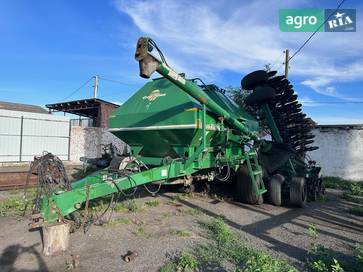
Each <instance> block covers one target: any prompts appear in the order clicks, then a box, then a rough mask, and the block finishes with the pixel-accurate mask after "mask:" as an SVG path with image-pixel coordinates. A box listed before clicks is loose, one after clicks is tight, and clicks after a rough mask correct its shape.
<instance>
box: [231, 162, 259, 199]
mask: <svg viewBox="0 0 363 272" xmlns="http://www.w3.org/2000/svg"><path fill="white" fill-rule="evenodd" d="M260 182H262V181H261V180H258V181H257V184H259V183H260ZM236 199H237V201H240V202H244V203H247V204H262V203H263V197H262V195H260V196H258V195H256V192H255V190H254V188H253V185H252V180H251V177H250V174H249V171H248V168H247V166H246V165H241V166H240V168H239V169H238V171H237V173H236Z"/></svg>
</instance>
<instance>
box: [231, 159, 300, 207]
mask: <svg viewBox="0 0 363 272" xmlns="http://www.w3.org/2000/svg"><path fill="white" fill-rule="evenodd" d="M256 181H257V185H259V184H260V182H262V181H261V179H260V178H259V177H257V179H256ZM284 181H285V178H284V177H283V176H282V175H280V174H276V175H274V176H272V178H271V179H270V181H269V184H268V186H267V193H266V194H265V195H266V196H267V199H268V200H269V202H270V203H271V204H273V205H275V206H281V204H282V190H281V189H282V183H283V182H284ZM289 194H290V203H291V204H292V205H294V206H297V207H304V206H305V204H306V200H307V184H306V180H305V178H304V177H293V178H292V179H291V181H290V188H289ZM236 198H237V200H238V201H241V202H244V203H248V204H262V203H263V197H262V195H260V196H258V195H257V194H256V192H255V188H254V186H253V184H252V180H251V177H250V175H249V172H248V168H247V167H246V166H245V165H242V166H241V167H240V168H239V170H238V171H237V173H236Z"/></svg>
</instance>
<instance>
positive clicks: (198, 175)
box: [34, 38, 321, 226]
mask: <svg viewBox="0 0 363 272" xmlns="http://www.w3.org/2000/svg"><path fill="white" fill-rule="evenodd" d="M155 49H156V51H158V52H159V55H160V59H159V57H156V56H155V54H154V51H155ZM135 58H136V60H137V61H138V62H139V66H140V76H141V77H144V78H149V77H150V76H151V75H152V74H153V73H154V72H157V73H159V74H160V75H161V76H162V77H161V78H156V79H153V80H151V81H149V82H147V83H146V84H145V85H144V86H143V87H142V88H141V89H140V90H138V91H137V92H136V93H135V94H134V95H133V96H132V97H130V99H129V100H127V101H126V103H124V104H123V105H122V106H121V107H120V108H118V109H117V110H116V111H114V112H113V113H112V115H111V116H110V118H109V131H110V132H112V133H113V134H114V135H115V136H116V137H118V138H120V139H121V140H123V141H124V142H126V143H127V144H128V145H129V146H130V149H131V152H130V154H125V155H123V156H118V157H115V158H114V159H113V160H112V161H111V163H110V166H109V167H108V168H106V169H103V170H100V171H97V172H95V173H93V174H91V175H89V176H87V177H85V178H83V179H81V180H79V181H76V182H73V183H72V184H71V185H70V188H69V187H67V188H64V186H63V187H62V186H55V187H52V190H47V194H43V196H42V198H41V205H40V209H39V214H38V216H36V218H37V220H36V221H37V222H36V224H35V225H36V226H39V225H49V224H53V223H55V222H57V221H58V222H59V221H63V220H64V219H65V218H68V217H69V216H71V215H72V214H74V213H75V212H76V211H77V210H79V209H81V208H82V207H84V205H86V207H88V202H89V201H90V200H93V199H97V198H99V197H103V196H107V195H111V194H115V193H120V192H121V193H122V192H124V191H125V190H128V189H131V188H134V187H137V186H140V185H147V184H150V183H158V184H159V185H160V184H175V183H181V184H183V185H184V186H190V185H191V184H193V183H194V182H196V181H213V180H222V181H226V182H229V184H230V186H236V187H235V188H236V189H235V192H236V198H237V199H238V200H241V201H244V202H247V203H250V204H256V203H261V202H262V201H263V198H265V199H266V200H270V201H271V202H272V203H273V204H275V205H281V199H284V198H286V199H289V200H290V202H291V203H292V204H295V205H297V206H303V205H304V204H305V202H306V199H307V197H308V196H309V195H310V194H311V192H312V190H314V197H315V196H316V195H315V192H317V193H320V191H321V180H320V177H319V171H320V168H319V167H317V166H316V165H315V163H314V162H309V163H306V162H304V154H305V152H306V149H302V147H303V145H302V144H300V145H299V146H298V147H297V149H296V148H295V146H294V145H293V144H294V143H297V142H299V141H300V142H301V141H302V142H304V141H305V142H304V143H306V141H307V138H309V136H308V135H306V133H305V132H303V131H300V130H299V129H298V127H299V126H300V125H301V124H302V123H301V122H300V121H299V120H300V119H301V118H300V117H301V116H300V115H299V114H298V113H299V112H297V113H296V112H292V113H291V114H290V113H289V112H286V111H285V112H282V113H281V114H280V115H279V110H280V111H281V107H287V108H289V109H290V108H292V106H291V105H293V103H295V102H294V101H292V100H291V95H292V94H290V96H289V95H287V93H288V92H287V91H286V95H285V89H286V88H287V87H286V86H288V85H289V83H288V82H284V80H285V78H283V77H281V78H279V80H277V79H276V78H278V77H276V76H274V74H273V72H272V73H267V72H266V71H257V72H254V73H252V74H250V75H248V76H247V77H245V78H244V80H242V87H244V88H245V89H252V90H253V91H252V93H251V95H250V96H249V97H248V98H247V102H248V104H249V105H248V106H246V107H245V108H244V107H241V106H240V105H237V104H236V103H235V102H233V101H232V100H231V99H230V98H229V97H227V96H226V94H225V93H224V91H223V90H222V89H220V88H218V87H217V86H215V85H205V84H204V83H203V82H201V81H200V80H198V79H194V80H193V79H192V80H190V79H187V78H186V77H185V76H184V75H183V74H178V73H176V72H175V71H174V70H173V69H171V68H170V67H169V66H168V65H167V63H166V62H165V60H164V57H163V55H162V53H161V52H160V50H159V49H158V47H157V46H156V44H155V43H154V42H153V41H152V40H151V39H149V38H140V39H139V41H138V43H137V49H136V54H135ZM276 82H277V83H276ZM273 84H275V85H276V84H277V85H276V86H277V87H276V86H274V85H273ZM278 84H280V85H278ZM281 86H285V87H286V88H285V89H284V90H282V87H281ZM279 97H280V98H279ZM276 99H280V100H276ZM284 99H285V100H284ZM286 99H287V100H286ZM289 99H290V100H291V101H290V100H289ZM276 101H277V102H276ZM281 101H287V102H286V103H285V104H283V105H282V102H281ZM291 103H292V104H291ZM290 104H291V105H290ZM281 105H282V106H281ZM294 105H295V104H294ZM247 107H249V108H254V109H255V110H254V111H247V110H246V109H247ZM283 109H284V108H283ZM251 112H252V114H251ZM299 118H300V119H299ZM305 119H306V118H305ZM305 119H304V118H302V120H304V123H303V125H304V126H305V123H306V120H305ZM284 120H292V121H291V122H294V123H293V126H290V125H286V127H284V125H283V121H284ZM261 122H264V123H265V125H266V124H267V128H268V130H269V131H270V134H271V136H272V139H271V140H269V141H267V140H264V139H262V138H261V137H260V136H259V135H261V131H262V129H261ZM299 122H300V123H299ZM294 128H295V131H294ZM264 129H265V130H266V128H264ZM296 129H297V130H298V131H296ZM289 131H290V132H291V131H293V132H294V133H295V134H293V135H292V134H291V133H290V134H288V133H289ZM304 133H305V134H304ZM286 137H290V138H288V139H290V140H291V143H290V142H287V140H286V139H287V138H286ZM294 148H295V149H294ZM266 192H267V194H265V193H266ZM263 195H264V196H263ZM285 196H286V197H285ZM35 225H34V226H35Z"/></svg>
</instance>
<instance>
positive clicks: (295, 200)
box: [267, 174, 307, 208]
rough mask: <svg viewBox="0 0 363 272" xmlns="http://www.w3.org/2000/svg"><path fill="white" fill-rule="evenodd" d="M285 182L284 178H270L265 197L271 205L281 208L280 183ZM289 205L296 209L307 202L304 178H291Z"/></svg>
mask: <svg viewBox="0 0 363 272" xmlns="http://www.w3.org/2000/svg"><path fill="white" fill-rule="evenodd" d="M284 181H285V178H284V176H282V175H280V174H276V175H274V176H272V177H271V179H270V182H269V185H268V191H267V196H268V199H269V201H270V202H271V204H273V205H275V206H281V204H282V196H281V195H282V193H281V191H282V190H281V187H282V183H283V182H284ZM289 187H290V188H289V194H290V204H292V205H294V206H297V207H301V208H302V207H304V206H305V204H306V200H307V184H306V179H305V178H304V177H293V178H292V179H291V181H290V186H289Z"/></svg>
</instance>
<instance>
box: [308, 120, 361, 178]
mask: <svg viewBox="0 0 363 272" xmlns="http://www.w3.org/2000/svg"><path fill="white" fill-rule="evenodd" d="M313 133H314V135H315V143H314V145H317V146H319V149H318V150H315V151H313V152H309V155H310V156H311V157H312V159H314V160H315V161H317V162H318V163H319V164H320V165H321V166H322V173H323V175H325V176H337V177H341V178H344V179H350V180H355V181H362V180H363V126H361V127H360V126H331V127H328V126H321V127H318V128H317V129H315V130H314V132H313Z"/></svg>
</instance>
